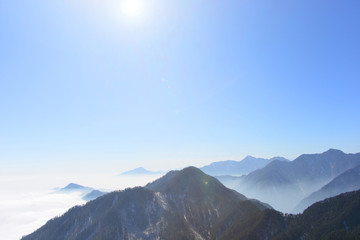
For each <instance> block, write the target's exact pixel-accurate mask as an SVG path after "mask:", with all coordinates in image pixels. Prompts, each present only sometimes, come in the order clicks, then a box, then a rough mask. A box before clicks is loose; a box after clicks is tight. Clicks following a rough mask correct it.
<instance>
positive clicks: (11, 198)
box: [0, 174, 161, 240]
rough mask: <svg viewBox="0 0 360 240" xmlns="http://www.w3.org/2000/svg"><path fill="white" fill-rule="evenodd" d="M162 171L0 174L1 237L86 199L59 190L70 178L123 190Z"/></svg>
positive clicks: (12, 237) (15, 235) (17, 234)
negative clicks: (120, 174)
mask: <svg viewBox="0 0 360 240" xmlns="http://www.w3.org/2000/svg"><path fill="white" fill-rule="evenodd" d="M160 176H161V175H146V176H144V175H138V176H107V175H91V174H90V175H81V176H66V175H64V176H62V175H61V174H59V175H54V174H43V175H41V174H40V175H33V176H31V175H29V176H24V175H21V176H0V196H1V198H0V233H1V238H2V239H7V240H18V239H20V238H21V237H22V236H24V235H28V234H30V233H32V232H33V231H35V230H36V229H38V228H39V227H41V226H42V225H44V224H45V223H46V222H47V221H48V220H50V219H52V218H54V217H56V216H61V215H62V214H64V213H65V212H66V211H67V210H68V209H69V208H71V207H73V206H75V205H83V204H85V203H86V202H85V201H84V200H82V199H81V193H79V192H72V193H59V192H57V189H56V188H62V187H65V186H66V185H67V184H69V183H71V182H73V183H77V184H80V185H83V186H87V187H92V188H95V189H100V190H107V191H113V190H122V189H125V188H127V187H134V186H143V185H145V184H146V183H148V182H151V181H153V180H155V179H157V178H159V177H160Z"/></svg>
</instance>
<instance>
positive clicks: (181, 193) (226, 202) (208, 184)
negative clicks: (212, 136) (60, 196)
mask: <svg viewBox="0 0 360 240" xmlns="http://www.w3.org/2000/svg"><path fill="white" fill-rule="evenodd" d="M266 208H267V205H265V204H262V203H261V202H259V201H256V200H247V198H246V197H245V196H243V195H241V194H239V193H237V192H235V191H234V190H230V189H228V188H226V187H224V186H223V185H222V184H221V183H220V182H219V181H218V180H217V179H215V178H213V177H211V176H208V175H206V174H204V173H203V172H202V171H200V170H199V169H196V168H194V167H189V168H185V169H183V170H182V171H173V172H170V173H168V174H167V175H165V176H164V177H162V178H160V179H158V180H156V181H154V182H152V183H149V184H148V185H147V186H146V188H142V187H137V188H133V189H127V190H125V191H121V192H113V193H109V194H106V195H104V196H102V197H99V198H97V199H95V200H93V201H90V202H88V203H87V204H86V205H84V206H82V207H75V208H72V209H70V210H69V211H68V212H67V213H66V214H64V215H63V216H61V217H59V218H55V219H53V220H50V221H49V222H48V223H47V224H45V225H44V226H43V227H41V228H40V229H38V230H37V231H35V232H34V233H32V234H30V235H28V236H26V237H24V238H23V239H24V240H29V239H37V240H45V239H46V240H47V239H55V240H57V239H68V240H82V239H89V240H93V239H102V240H106V239H214V238H215V236H216V235H221V231H225V230H226V229H227V228H228V227H229V226H228V225H226V223H223V222H221V221H224V220H225V219H227V216H229V215H230V214H234V213H235V212H237V214H236V217H237V219H243V218H248V217H249V215H250V214H254V213H257V212H261V211H262V209H266ZM217 226H219V228H218V227H217ZM220 230H221V231H220Z"/></svg>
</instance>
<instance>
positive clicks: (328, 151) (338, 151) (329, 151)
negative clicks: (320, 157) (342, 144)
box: [324, 148, 345, 154]
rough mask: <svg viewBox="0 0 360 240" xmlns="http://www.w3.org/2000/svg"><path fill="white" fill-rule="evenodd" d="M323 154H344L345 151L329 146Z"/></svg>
mask: <svg viewBox="0 0 360 240" xmlns="http://www.w3.org/2000/svg"><path fill="white" fill-rule="evenodd" d="M324 154H345V153H344V152H343V151H341V150H338V149H334V148H330V149H329V150H327V151H326V152H324Z"/></svg>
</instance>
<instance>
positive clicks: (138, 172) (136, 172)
mask: <svg viewBox="0 0 360 240" xmlns="http://www.w3.org/2000/svg"><path fill="white" fill-rule="evenodd" d="M163 173H164V172H161V171H158V172H153V171H149V170H146V169H145V168H143V167H138V168H135V169H133V170H130V171H126V172H123V173H120V174H119V176H126V175H155V174H163Z"/></svg>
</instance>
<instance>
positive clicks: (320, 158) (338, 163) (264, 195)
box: [219, 149, 360, 212]
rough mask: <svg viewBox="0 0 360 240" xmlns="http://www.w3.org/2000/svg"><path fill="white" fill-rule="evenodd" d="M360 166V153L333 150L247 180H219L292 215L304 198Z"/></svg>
mask: <svg viewBox="0 0 360 240" xmlns="http://www.w3.org/2000/svg"><path fill="white" fill-rule="evenodd" d="M359 164H360V153H357V154H345V153H343V152H342V151H340V150H334V149H330V150H328V151H326V152H324V153H322V154H304V155H301V156H300V157H298V158H297V159H295V160H294V161H291V162H284V161H273V162H271V163H269V164H268V165H266V166H265V167H264V168H262V169H258V170H256V171H254V172H252V173H250V174H248V175H247V176H244V177H239V178H230V177H220V178H219V179H220V180H222V181H223V183H224V184H225V185H226V186H228V187H232V188H233V189H235V190H237V191H238V192H241V193H243V194H245V195H246V196H247V197H250V198H255V199H259V200H260V201H263V202H267V203H269V204H270V205H271V206H272V207H274V208H275V209H277V210H280V211H282V212H291V211H292V210H293V209H294V208H295V206H296V204H297V203H299V202H300V201H301V200H302V199H303V198H304V197H306V196H308V195H309V194H311V193H312V192H314V191H316V190H318V189H320V188H321V187H322V186H324V185H325V184H327V183H328V182H329V181H331V180H332V179H333V178H335V177H336V176H338V175H339V174H341V173H343V172H344V171H346V170H348V169H351V168H353V167H355V166H357V165H359Z"/></svg>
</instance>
